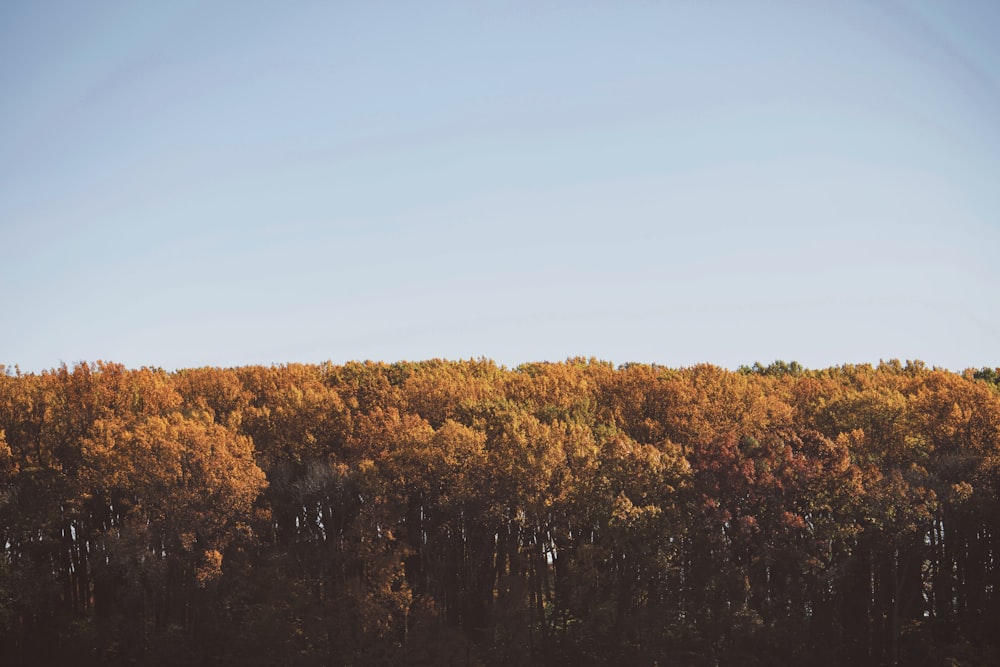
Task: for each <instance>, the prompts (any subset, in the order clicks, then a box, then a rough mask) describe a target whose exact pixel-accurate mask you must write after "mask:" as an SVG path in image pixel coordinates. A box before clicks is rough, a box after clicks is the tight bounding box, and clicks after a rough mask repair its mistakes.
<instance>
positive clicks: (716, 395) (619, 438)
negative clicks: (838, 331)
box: [0, 359, 1000, 667]
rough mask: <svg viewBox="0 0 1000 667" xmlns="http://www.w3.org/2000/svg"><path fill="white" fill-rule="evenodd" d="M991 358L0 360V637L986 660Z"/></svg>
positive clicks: (394, 650) (994, 649) (246, 653)
mask: <svg viewBox="0 0 1000 667" xmlns="http://www.w3.org/2000/svg"><path fill="white" fill-rule="evenodd" d="M998 383H1000V378H998V374H997V372H996V371H994V370H991V369H983V370H981V371H967V372H965V373H964V374H955V373H951V372H947V371H942V370H932V369H928V368H926V367H925V366H924V365H923V364H921V363H919V362H913V363H907V364H905V365H904V364H900V363H898V362H889V363H883V364H881V365H879V366H878V367H874V368H873V367H871V366H868V365H863V366H842V367H839V368H831V369H826V370H818V371H814V370H806V369H803V368H802V367H801V366H799V365H798V364H794V363H792V364H786V363H782V362H776V363H774V364H771V365H770V366H766V367H764V366H761V365H755V366H753V367H749V368H742V369H740V370H739V371H736V372H731V371H727V370H723V369H720V368H717V367H714V366H709V365H700V366H695V367H691V368H683V369H679V370H678V369H670V368H665V367H660V366H649V365H639V364H627V365H624V366H621V367H617V368H616V367H614V366H612V365H610V364H608V363H604V362H600V361H595V360H586V359H571V360H568V361H566V362H565V363H537V364H527V365H524V366H520V367H518V368H516V369H507V368H504V367H500V366H497V365H496V364H494V363H493V362H491V361H487V360H472V361H465V362H447V361H427V362H420V363H396V364H376V363H349V364H346V365H343V366H337V365H332V364H321V365H289V366H277V367H270V368H267V367H245V368H234V369H217V368H201V369H190V370H182V371H177V372H173V373H168V372H165V371H162V370H158V369H148V368H144V369H141V370H129V369H126V368H125V367H123V366H120V365H116V364H110V363H102V362H98V363H95V364H82V363H81V364H79V365H76V366H75V367H72V368H67V367H62V368H59V369H55V370H52V371H50V372H45V373H41V374H23V373H20V372H18V371H16V370H12V369H6V370H4V369H3V367H0V548H2V554H0V656H2V662H3V664H4V665H12V666H13V665H39V664H42V665H44V664H61V665H174V664H185V665H205V666H207V665H223V666H227V665H231V666H234V667H235V666H244V665H394V664H410V665H449V664H451V665H516V664H521V665H531V664H535V665H558V664H573V665H577V666H579V667H584V666H586V665H603V664H608V663H611V662H617V663H620V664H636V665H652V664H660V665H705V666H710V665H805V664H809V665H831V666H833V665H838V666H839V665H844V664H849V663H853V664H857V665H895V664H905V665H942V666H943V665H996V664H1000V569H998V555H1000V501H998V497H1000V494H998V486H1000V390H998Z"/></svg>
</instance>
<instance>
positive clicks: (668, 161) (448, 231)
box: [0, 0, 1000, 371]
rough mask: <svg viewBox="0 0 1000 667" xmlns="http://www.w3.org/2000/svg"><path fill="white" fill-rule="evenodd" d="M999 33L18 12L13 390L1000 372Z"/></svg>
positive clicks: (828, 10) (714, 17) (109, 10)
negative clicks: (572, 376) (487, 371)
mask: <svg viewBox="0 0 1000 667" xmlns="http://www.w3.org/2000/svg"><path fill="white" fill-rule="evenodd" d="M998 33H1000V2H996V1H995V0H985V1H983V2H969V1H966V2H961V1H959V2H950V1H949V2H944V1H943V0H942V1H927V2H917V1H906V2H902V1H901V2H889V1H885V2H868V1H866V2H851V1H836V2H834V1H830V2H815V3H808V2H750V1H744V0H740V1H739V2H721V1H717V0H712V1H706V2H693V1H692V2H681V1H659V2H658V1H654V0H634V1H629V2H622V1H614V2H612V1H611V0H607V1H591V2H569V1H566V2H500V1H498V0H493V1H481V2H475V1H465V2H454V3H438V2H423V1H422V2H333V1H329V2H326V1H312V2H305V1H290V2H277V1H267V2H264V1H249V2H248V1H246V0H241V1H240V2H179V1H177V0H171V1H170V2H155V3H154V2H119V3H107V2H74V1H71V0H66V1H64V2H46V1H39V0H7V1H5V2H3V3H0V248H2V259H0V363H5V364H8V365H13V364H15V363H16V364H20V366H21V368H22V369H24V370H32V371H37V370H41V369H43V368H49V367H52V366H55V365H58V364H59V363H60V362H63V361H64V362H66V363H68V364H72V363H74V362H76V361H80V360H95V359H106V360H112V361H120V362H122V363H125V364H127V365H129V366H141V365H153V366H163V367H165V368H169V369H172V368H178V367H186V366H200V365H216V366H232V365H242V364H256V363H263V364H270V363H283V362H288V361H305V362H319V361H323V360H327V359H330V360H333V361H335V362H342V361H346V360H350V359H380V360H385V361H395V360H399V359H413V360H416V359H426V358H431V357H445V358H452V359H454V358H468V357H479V356H486V357H490V358H493V359H495V360H497V361H498V362H499V363H502V364H506V365H508V366H512V365H516V364H518V363H521V362H525V361H533V360H541V359H549V360H562V359H565V358H566V357H568V356H576V355H583V356H596V357H599V358H602V359H607V360H610V361H613V362H615V363H624V362H627V361H642V362H657V363H661V364H666V365H670V366H683V365H690V364H693V363H697V362H701V361H708V362H712V363H716V364H719V365H722V366H729V367H735V366H737V365H739V364H743V363H747V364H750V363H753V362H754V361H757V360H760V361H762V362H765V363H766V362H769V361H772V360H774V359H785V360H790V359H796V360H798V361H800V362H802V363H803V364H805V365H807V366H812V367H817V366H828V365H832V364H840V363H845V362H877V361H878V360H879V359H880V358H885V359H889V358H900V359H922V360H923V361H925V362H926V363H928V364H930V365H939V366H945V367H948V368H951V369H953V370H960V369H962V368H965V367H969V366H976V367H979V366H984V365H992V366H998V365H1000V308H998V306H1000V297H998V288H1000V261H998V250H1000V40H997V39H996V35H997V34H998Z"/></svg>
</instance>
